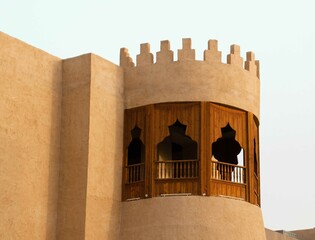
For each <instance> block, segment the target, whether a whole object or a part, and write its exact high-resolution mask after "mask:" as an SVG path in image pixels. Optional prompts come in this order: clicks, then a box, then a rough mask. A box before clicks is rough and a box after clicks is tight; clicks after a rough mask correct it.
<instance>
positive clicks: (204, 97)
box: [125, 60, 260, 118]
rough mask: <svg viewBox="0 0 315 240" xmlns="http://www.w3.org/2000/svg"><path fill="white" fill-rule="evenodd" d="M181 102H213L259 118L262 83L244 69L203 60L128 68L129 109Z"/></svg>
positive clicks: (126, 94) (126, 99)
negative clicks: (236, 108)
mask: <svg viewBox="0 0 315 240" xmlns="http://www.w3.org/2000/svg"><path fill="white" fill-rule="evenodd" d="M178 101H181V102H183V101H211V102H218V103H222V104H227V105H231V106H235V107H238V108H241V109H243V110H246V111H249V112H252V113H254V114H255V115H256V116H257V117H258V118H259V111H260V82H259V79H258V78H257V76H256V75H255V74H253V73H252V72H249V71H247V70H244V69H243V68H242V67H239V66H235V65H230V64H223V63H217V62H212V63H211V64H210V63H208V62H204V61H192V60H191V61H180V62H172V63H166V64H159V63H157V64H150V65H144V66H137V67H131V68H126V69H125V102H126V108H133V107H137V106H142V105H147V104H154V103H162V102H178Z"/></svg>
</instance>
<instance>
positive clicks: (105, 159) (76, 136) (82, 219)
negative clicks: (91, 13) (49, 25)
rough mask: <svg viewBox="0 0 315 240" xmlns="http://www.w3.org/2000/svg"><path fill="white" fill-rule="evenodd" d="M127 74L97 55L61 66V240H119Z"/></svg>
mask: <svg viewBox="0 0 315 240" xmlns="http://www.w3.org/2000/svg"><path fill="white" fill-rule="evenodd" d="M123 104H124V103H123V71H122V69H121V68H119V67H118V66H116V65H114V64H112V63H110V62H109V61H107V60H104V59H102V58H100V57H98V56H96V55H93V54H86V55H82V56H79V57H75V58H71V59H66V60H64V61H63V100H62V134H61V153H62V154H61V167H60V183H59V185H60V192H59V201H58V206H59V208H58V228H57V233H58V236H57V239H58V240H70V239H71V240H72V239H78V240H79V239H91V240H92V239H111V240H115V239H117V240H118V239H119V233H120V208H121V174H122V144H123V111H124V106H123Z"/></svg>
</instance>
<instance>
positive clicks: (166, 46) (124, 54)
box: [120, 38, 260, 78]
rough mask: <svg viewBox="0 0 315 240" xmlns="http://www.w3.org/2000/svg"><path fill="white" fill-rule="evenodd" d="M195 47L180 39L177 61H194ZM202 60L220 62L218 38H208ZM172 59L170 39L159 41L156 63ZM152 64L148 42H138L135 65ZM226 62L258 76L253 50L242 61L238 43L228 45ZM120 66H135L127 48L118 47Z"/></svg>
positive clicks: (257, 66) (187, 39)
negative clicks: (138, 51) (138, 52)
mask: <svg viewBox="0 0 315 240" xmlns="http://www.w3.org/2000/svg"><path fill="white" fill-rule="evenodd" d="M195 57H196V53H195V49H192V41H191V39H190V38H183V39H182V49H178V59H177V62H185V61H195V60H196V58H195ZM203 61H204V62H206V63H209V64H212V63H222V64H225V63H223V62H222V52H221V51H219V50H218V40H215V39H210V40H208V49H206V50H204V55H203ZM173 62H176V60H175V61H174V51H172V50H171V47H170V41H169V40H163V41H161V42H160V51H158V52H156V64H171V63H173ZM153 64H154V55H153V54H152V53H151V51H150V44H149V43H142V44H140V54H138V55H137V57H136V66H145V65H153ZM226 64H230V65H233V66H237V67H240V68H243V69H244V70H247V71H248V72H250V73H253V74H254V75H256V76H257V77H258V78H259V76H260V71H259V61H257V60H255V54H254V53H253V52H247V53H246V61H245V63H244V60H243V57H241V48H240V46H239V45H236V44H233V45H231V46H230V53H229V54H228V55H227V61H226ZM120 66H121V67H124V68H130V67H135V64H134V62H133V60H132V58H131V57H130V56H129V53H128V49H126V48H121V49H120Z"/></svg>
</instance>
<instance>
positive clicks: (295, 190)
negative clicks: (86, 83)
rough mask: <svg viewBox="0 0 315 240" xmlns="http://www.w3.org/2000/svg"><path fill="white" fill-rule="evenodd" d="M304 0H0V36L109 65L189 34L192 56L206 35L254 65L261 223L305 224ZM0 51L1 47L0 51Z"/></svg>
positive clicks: (307, 20)
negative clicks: (257, 68) (123, 54)
mask: <svg viewBox="0 0 315 240" xmlns="http://www.w3.org/2000/svg"><path fill="white" fill-rule="evenodd" d="M314 25H315V1H314V0H300V1H293V0H265V1H257V0H238V1H236V0H230V1H228V0H218V1H211V0H207V1H206V0H205V1H201V0H194V1H186V0H160V1H149V0H147V1H144V0H139V1H138V0H134V1H127V0H125V1H123V0H116V1H113V0H102V1H101V0H89V1H88V0H54V1H48V0H27V1H26V0H20V1H19V0H0V31H2V32H5V33H7V34H9V35H11V36H13V37H16V38H18V39H20V40H22V41H25V42H27V43H29V44H31V45H33V46H35V47H37V48H40V49H43V50H44V51H46V52H48V53H51V54H53V55H55V56H58V57H60V58H69V57H74V56H77V55H81V54H84V53H89V52H93V53H95V54H97V55H99V56H101V57H103V58H105V59H107V60H109V61H112V62H114V63H116V64H119V49H120V48H121V47H127V48H128V49H129V52H130V54H131V56H132V57H133V59H134V60H135V57H136V54H138V53H139V44H140V43H145V42H149V43H150V44H151V51H152V52H153V53H154V52H156V51H159V47H160V46H159V44H160V41H161V40H170V42H171V49H172V50H173V51H174V52H175V56H176V53H177V49H178V48H181V43H182V38H191V39H192V46H193V48H194V49H196V53H197V59H199V60H201V59H202V56H203V51H204V50H205V49H206V48H207V42H208V40H209V39H217V40H218V41H219V50H220V51H222V60H223V62H226V54H227V53H228V52H229V47H230V45H231V44H238V45H240V46H241V54H242V56H243V57H244V59H245V57H246V56H245V54H246V52H247V51H253V52H254V53H255V55H256V58H257V59H258V60H260V64H261V79H260V80H261V118H260V160H261V198H262V211H263V217H264V222H265V226H266V227H267V228H271V229H273V230H277V229H284V230H294V229H304V228H313V227H315V190H314V189H315V188H314V186H313V185H314V182H315V181H314V175H315V173H314V170H315V140H314V139H315V122H313V121H315V106H314V103H315V60H314V59H315V26H314ZM0 47H1V46H0Z"/></svg>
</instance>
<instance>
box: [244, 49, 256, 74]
mask: <svg viewBox="0 0 315 240" xmlns="http://www.w3.org/2000/svg"><path fill="white" fill-rule="evenodd" d="M245 69H246V70H248V71H249V72H251V73H253V74H255V75H257V66H256V62H255V54H254V53H253V52H247V53H246V61H245Z"/></svg>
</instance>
